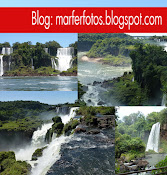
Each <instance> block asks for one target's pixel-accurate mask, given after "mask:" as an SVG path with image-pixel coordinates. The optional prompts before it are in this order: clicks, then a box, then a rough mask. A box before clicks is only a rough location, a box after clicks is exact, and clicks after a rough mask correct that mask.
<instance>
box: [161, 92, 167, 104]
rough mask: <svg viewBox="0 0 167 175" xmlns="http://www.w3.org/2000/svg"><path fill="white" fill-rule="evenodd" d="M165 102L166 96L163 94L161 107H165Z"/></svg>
mask: <svg viewBox="0 0 167 175" xmlns="http://www.w3.org/2000/svg"><path fill="white" fill-rule="evenodd" d="M166 100H167V97H166V94H163V97H162V103H161V106H166V103H167V101H166Z"/></svg>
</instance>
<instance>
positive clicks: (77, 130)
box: [75, 128, 86, 134]
mask: <svg viewBox="0 0 167 175" xmlns="http://www.w3.org/2000/svg"><path fill="white" fill-rule="evenodd" d="M82 132H86V129H84V128H76V129H75V133H76V134H79V133H82Z"/></svg>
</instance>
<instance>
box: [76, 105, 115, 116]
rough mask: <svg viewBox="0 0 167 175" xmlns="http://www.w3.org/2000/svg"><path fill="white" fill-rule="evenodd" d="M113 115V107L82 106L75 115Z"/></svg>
mask: <svg viewBox="0 0 167 175" xmlns="http://www.w3.org/2000/svg"><path fill="white" fill-rule="evenodd" d="M98 113H99V114H102V115H115V107H104V106H100V107H93V106H82V107H80V108H79V109H78V110H76V114H77V115H82V116H87V115H96V114H98Z"/></svg>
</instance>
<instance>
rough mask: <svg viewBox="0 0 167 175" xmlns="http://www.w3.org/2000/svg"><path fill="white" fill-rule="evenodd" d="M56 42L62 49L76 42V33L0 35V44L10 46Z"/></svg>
mask: <svg viewBox="0 0 167 175" xmlns="http://www.w3.org/2000/svg"><path fill="white" fill-rule="evenodd" d="M53 40H55V41H57V42H58V43H59V44H60V45H61V46H62V47H68V46H69V44H71V43H74V42H75V41H77V40H78V34H77V33H0V43H3V42H6V41H7V42H9V43H10V44H11V45H12V44H13V43H15V42H20V43H22V42H27V41H31V42H32V44H36V42H40V43H45V42H48V41H53Z"/></svg>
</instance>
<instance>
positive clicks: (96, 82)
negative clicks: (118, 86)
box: [92, 81, 101, 86]
mask: <svg viewBox="0 0 167 175" xmlns="http://www.w3.org/2000/svg"><path fill="white" fill-rule="evenodd" d="M98 84H101V82H98V81H94V82H93V84H92V85H93V86H96V85H98Z"/></svg>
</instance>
